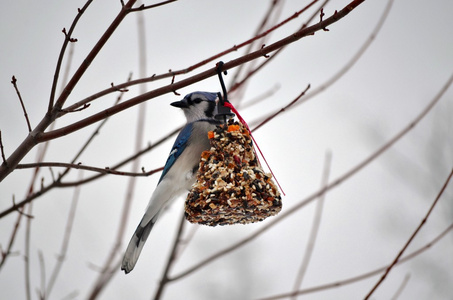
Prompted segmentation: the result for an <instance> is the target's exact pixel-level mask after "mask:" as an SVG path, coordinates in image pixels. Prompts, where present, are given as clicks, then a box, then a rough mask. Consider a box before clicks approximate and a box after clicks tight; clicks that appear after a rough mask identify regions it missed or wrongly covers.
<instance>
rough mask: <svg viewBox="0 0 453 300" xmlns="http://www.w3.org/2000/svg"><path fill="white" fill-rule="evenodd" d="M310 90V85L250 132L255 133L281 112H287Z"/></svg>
mask: <svg viewBox="0 0 453 300" xmlns="http://www.w3.org/2000/svg"><path fill="white" fill-rule="evenodd" d="M309 89H310V85H307V87H306V88H305V90H303V91H302V92H301V93H300V94H299V95H298V96H297V97H296V98H295V99H294V100H292V101H291V102H290V103H288V104H287V105H286V106H284V107H282V108H281V109H280V110H279V111H277V112H275V113H274V114H272V115H270V116H269V117H267V118H266V119H265V120H264V121H262V122H261V123H260V124H258V125H257V126H256V127H255V128H253V129H252V131H255V130H257V129H259V128H260V127H261V126H263V125H264V124H266V123H267V122H269V121H270V120H272V119H273V118H275V117H276V116H278V115H279V114H281V113H282V112H284V111H285V110H287V109H288V108H289V107H291V106H292V105H294V104H295V103H296V102H297V101H299V99H300V98H302V97H303V96H304V95H305V93H306V92H307V91H308V90H309Z"/></svg>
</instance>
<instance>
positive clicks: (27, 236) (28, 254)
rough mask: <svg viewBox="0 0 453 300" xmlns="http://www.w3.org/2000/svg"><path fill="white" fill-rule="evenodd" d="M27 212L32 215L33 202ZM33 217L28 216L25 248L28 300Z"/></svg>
mask: <svg viewBox="0 0 453 300" xmlns="http://www.w3.org/2000/svg"><path fill="white" fill-rule="evenodd" d="M26 209H27V214H29V215H31V214H32V211H33V203H30V204H28V206H27V207H26ZM31 219H32V218H27V221H26V224H25V250H24V252H25V253H24V267H25V272H24V275H25V295H26V296H27V300H31V279H30V236H31Z"/></svg>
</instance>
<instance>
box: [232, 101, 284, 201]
mask: <svg viewBox="0 0 453 300" xmlns="http://www.w3.org/2000/svg"><path fill="white" fill-rule="evenodd" d="M224 106H226V107H229V108H231V110H232V111H233V112H234V113H235V114H236V116H237V117H238V119H239V121H240V122H241V123H242V124H243V125H244V126H245V127H246V128H247V130H248V131H249V132H250V136H251V137H252V140H253V143H255V146H256V148H257V149H258V151H259V152H260V154H261V157H262V158H263V159H264V162H265V163H266V165H267V167H268V168H269V171H271V174H272V176H273V177H274V179H275V182H277V185H278V187H279V188H280V190H281V191H282V194H283V195H284V196H286V194H285V192H284V191H283V189H282V187H281V186H280V183H279V182H278V180H277V177H275V175H274V172H272V169H271V167H270V166H269V164H268V163H267V160H266V158H265V157H264V155H263V152H261V149H260V147H259V146H258V143H257V142H256V140H255V138H254V137H253V135H252V131H251V130H250V128H249V125H248V124H247V122H245V120H244V119H243V118H242V116H241V115H240V114H239V112H238V111H237V109H236V108H235V107H234V106H233V104H231V103H230V102H225V103H224ZM257 158H258V157H257ZM258 162H259V159H258Z"/></svg>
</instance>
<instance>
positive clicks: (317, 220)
mask: <svg viewBox="0 0 453 300" xmlns="http://www.w3.org/2000/svg"><path fill="white" fill-rule="evenodd" d="M331 161H332V153H331V152H330V151H327V153H326V156H325V161H324V172H323V175H322V182H321V188H323V187H325V186H326V185H327V183H328V181H329V174H330V168H331ZM325 196H326V194H323V195H321V196H320V197H319V199H318V201H316V210H315V215H314V217H313V225H312V227H311V231H310V236H309V238H308V243H307V247H306V248H305V254H304V257H303V259H302V263H301V265H300V269H299V272H298V274H297V277H296V280H295V282H294V286H293V289H294V296H293V299H296V298H297V296H296V293H297V290H299V289H300V286H301V285H302V281H303V279H304V276H305V273H306V272H307V269H308V264H309V263H310V259H311V255H312V253H313V249H314V248H315V244H316V238H317V236H318V231H319V225H320V224H321V216H322V211H323V206H324V198H325Z"/></svg>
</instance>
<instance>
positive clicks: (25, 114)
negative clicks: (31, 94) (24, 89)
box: [11, 76, 31, 132]
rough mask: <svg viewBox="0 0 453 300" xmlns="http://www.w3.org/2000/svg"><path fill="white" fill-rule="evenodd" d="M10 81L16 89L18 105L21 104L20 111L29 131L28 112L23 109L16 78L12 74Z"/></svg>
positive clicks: (23, 105)
mask: <svg viewBox="0 0 453 300" xmlns="http://www.w3.org/2000/svg"><path fill="white" fill-rule="evenodd" d="M11 83H12V84H13V87H14V89H15V90H16V94H17V97H19V101H20V105H21V106H22V111H23V112H24V116H25V121H26V122H27V126H28V132H31V125H30V120H29V119H28V114H27V110H26V109H25V104H24V101H23V100H22V96H21V95H20V92H19V88H18V87H17V79H16V77H15V76H13V78H12V80H11Z"/></svg>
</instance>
